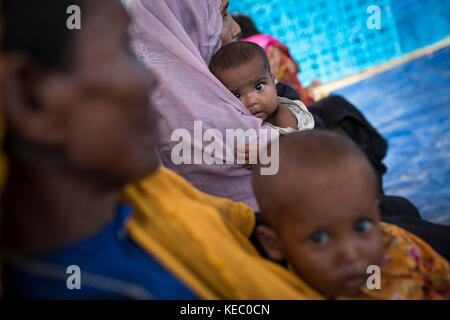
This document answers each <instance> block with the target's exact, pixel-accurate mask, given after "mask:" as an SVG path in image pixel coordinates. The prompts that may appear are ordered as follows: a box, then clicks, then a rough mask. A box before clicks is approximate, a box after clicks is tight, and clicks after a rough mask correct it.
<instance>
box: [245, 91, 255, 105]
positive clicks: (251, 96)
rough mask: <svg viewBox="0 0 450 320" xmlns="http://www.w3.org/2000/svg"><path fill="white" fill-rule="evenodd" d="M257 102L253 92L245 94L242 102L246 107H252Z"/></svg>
mask: <svg viewBox="0 0 450 320" xmlns="http://www.w3.org/2000/svg"><path fill="white" fill-rule="evenodd" d="M257 103H258V99H257V98H256V95H255V94H254V93H250V94H248V95H246V97H245V101H244V104H245V106H246V107H247V108H251V107H254V106H255V105H256V104H257Z"/></svg>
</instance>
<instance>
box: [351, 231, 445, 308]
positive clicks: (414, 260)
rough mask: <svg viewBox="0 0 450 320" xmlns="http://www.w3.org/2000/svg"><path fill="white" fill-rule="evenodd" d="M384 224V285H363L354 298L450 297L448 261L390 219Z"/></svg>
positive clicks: (411, 298) (409, 298) (382, 281)
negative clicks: (370, 287)
mask: <svg viewBox="0 0 450 320" xmlns="http://www.w3.org/2000/svg"><path fill="white" fill-rule="evenodd" d="M381 228H382V232H383V237H384V245H385V255H384V259H383V262H382V264H381V268H380V269H381V289H379V290H376V289H372V290H369V289H368V288H366V287H365V288H362V290H361V292H360V293H359V294H358V295H357V296H355V297H354V299H383V300H384V299H407V300H415V299H449V298H450V269H449V263H448V261H447V260H446V259H445V258H443V257H442V256H440V255H439V254H438V253H437V252H436V251H434V250H433V249H432V248H431V247H430V246H429V245H428V244H427V243H425V242H424V241H423V240H421V239H419V238H418V237H416V236H415V235H413V234H411V233H409V232H408V231H406V230H403V229H401V228H399V227H397V226H394V225H391V224H387V223H381Z"/></svg>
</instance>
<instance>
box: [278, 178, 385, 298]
mask: <svg viewBox="0 0 450 320" xmlns="http://www.w3.org/2000/svg"><path fill="white" fill-rule="evenodd" d="M333 175H334V174H333ZM337 175H340V176H341V178H340V179H333V178H330V179H328V180H327V182H326V189H323V188H322V187H323V186H324V185H323V183H322V182H321V181H320V180H321V179H320V178H318V180H319V181H317V182H315V183H312V186H311V188H310V189H309V190H306V191H305V190H302V192H304V193H305V194H303V195H302V196H301V199H308V200H304V201H298V203H297V205H295V206H291V209H290V210H289V213H287V214H286V215H285V216H284V217H285V218H284V219H282V220H283V221H281V223H280V225H279V230H278V236H279V238H280V241H281V243H282V247H283V254H284V256H285V258H286V259H287V260H288V261H289V263H290V264H291V266H292V267H293V269H294V271H295V272H296V273H297V274H299V275H300V276H301V278H302V279H303V280H305V281H306V282H308V283H309V284H310V285H311V286H312V287H314V288H316V289H317V290H318V291H319V292H321V293H322V294H324V295H325V296H326V297H327V298H333V297H336V296H352V295H355V294H356V293H357V292H358V291H359V289H360V288H361V286H363V285H365V283H366V280H367V278H368V276H369V275H368V274H367V267H368V266H369V265H378V266H379V265H380V263H381V260H382V257H383V252H384V250H383V240H382V234H381V230H380V226H379V211H378V210H379V209H378V200H377V196H376V192H375V190H374V188H370V186H369V184H368V183H367V179H362V178H361V177H352V175H351V174H350V175H347V177H345V173H343V172H342V173H340V174H339V173H338V174H337ZM364 181H365V183H364ZM321 183H322V186H320V188H316V186H314V185H313V184H315V185H320V184H321ZM318 190H326V192H317V191H318Z"/></svg>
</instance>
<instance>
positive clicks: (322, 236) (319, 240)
mask: <svg viewBox="0 0 450 320" xmlns="http://www.w3.org/2000/svg"><path fill="white" fill-rule="evenodd" d="M309 241H311V242H312V243H314V244H325V243H327V241H328V235H327V234H326V233H325V232H316V233H314V234H313V235H311V237H309Z"/></svg>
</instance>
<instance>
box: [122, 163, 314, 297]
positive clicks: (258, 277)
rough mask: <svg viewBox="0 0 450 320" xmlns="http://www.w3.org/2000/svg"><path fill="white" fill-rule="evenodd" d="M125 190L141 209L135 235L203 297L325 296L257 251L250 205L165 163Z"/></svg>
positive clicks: (127, 197)
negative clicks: (203, 188)
mask: <svg viewBox="0 0 450 320" xmlns="http://www.w3.org/2000/svg"><path fill="white" fill-rule="evenodd" d="M123 194H124V199H125V200H126V201H127V202H128V203H132V204H133V205H134V206H135V209H136V212H135V213H134V214H133V216H132V217H131V219H130V221H129V223H128V232H129V234H130V236H131V238H132V239H133V240H134V241H136V243H138V244H139V245H140V247H141V248H143V249H144V250H146V251H147V252H149V253H150V254H151V255H152V256H153V257H155V258H156V259H158V261H160V263H162V264H163V265H164V266H165V267H166V268H167V269H168V270H169V271H171V272H172V273H173V274H174V275H175V276H176V277H178V278H179V279H181V280H182V281H183V282H184V283H185V284H186V285H187V286H188V287H190V288H191V289H192V290H193V291H194V292H195V293H196V294H197V295H198V296H199V297H200V298H203V299H321V298H322V297H321V296H320V295H319V294H318V293H317V292H316V291H315V290H313V289H312V288H310V287H309V286H308V285H306V284H305V283H303V282H302V281H301V280H299V278H298V277H296V276H295V275H294V274H293V273H291V272H289V271H287V270H285V269H284V268H282V267H281V266H279V265H277V264H275V263H272V262H270V261H268V260H265V259H263V258H262V257H261V256H260V255H259V254H258V253H257V251H256V250H255V249H254V247H253V246H252V245H251V243H250V242H249V241H248V239H247V237H248V236H249V234H250V233H251V230H252V229H253V227H254V217H253V212H252V211H251V209H250V208H249V207H247V206H246V205H244V204H242V203H234V202H232V201H230V200H227V199H221V198H216V197H213V196H210V195H207V194H205V193H202V192H200V191H198V190H197V189H195V188H194V187H192V186H191V185H190V184H189V183H188V182H186V181H185V180H184V179H183V178H181V177H180V176H178V175H177V174H175V173H173V172H171V171H170V170H168V169H164V168H160V169H159V170H158V171H157V172H156V173H155V174H153V175H152V176H150V177H148V178H146V179H144V180H142V181H140V182H138V183H135V184H131V185H128V186H127V187H126V188H125V190H124V193H123Z"/></svg>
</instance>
